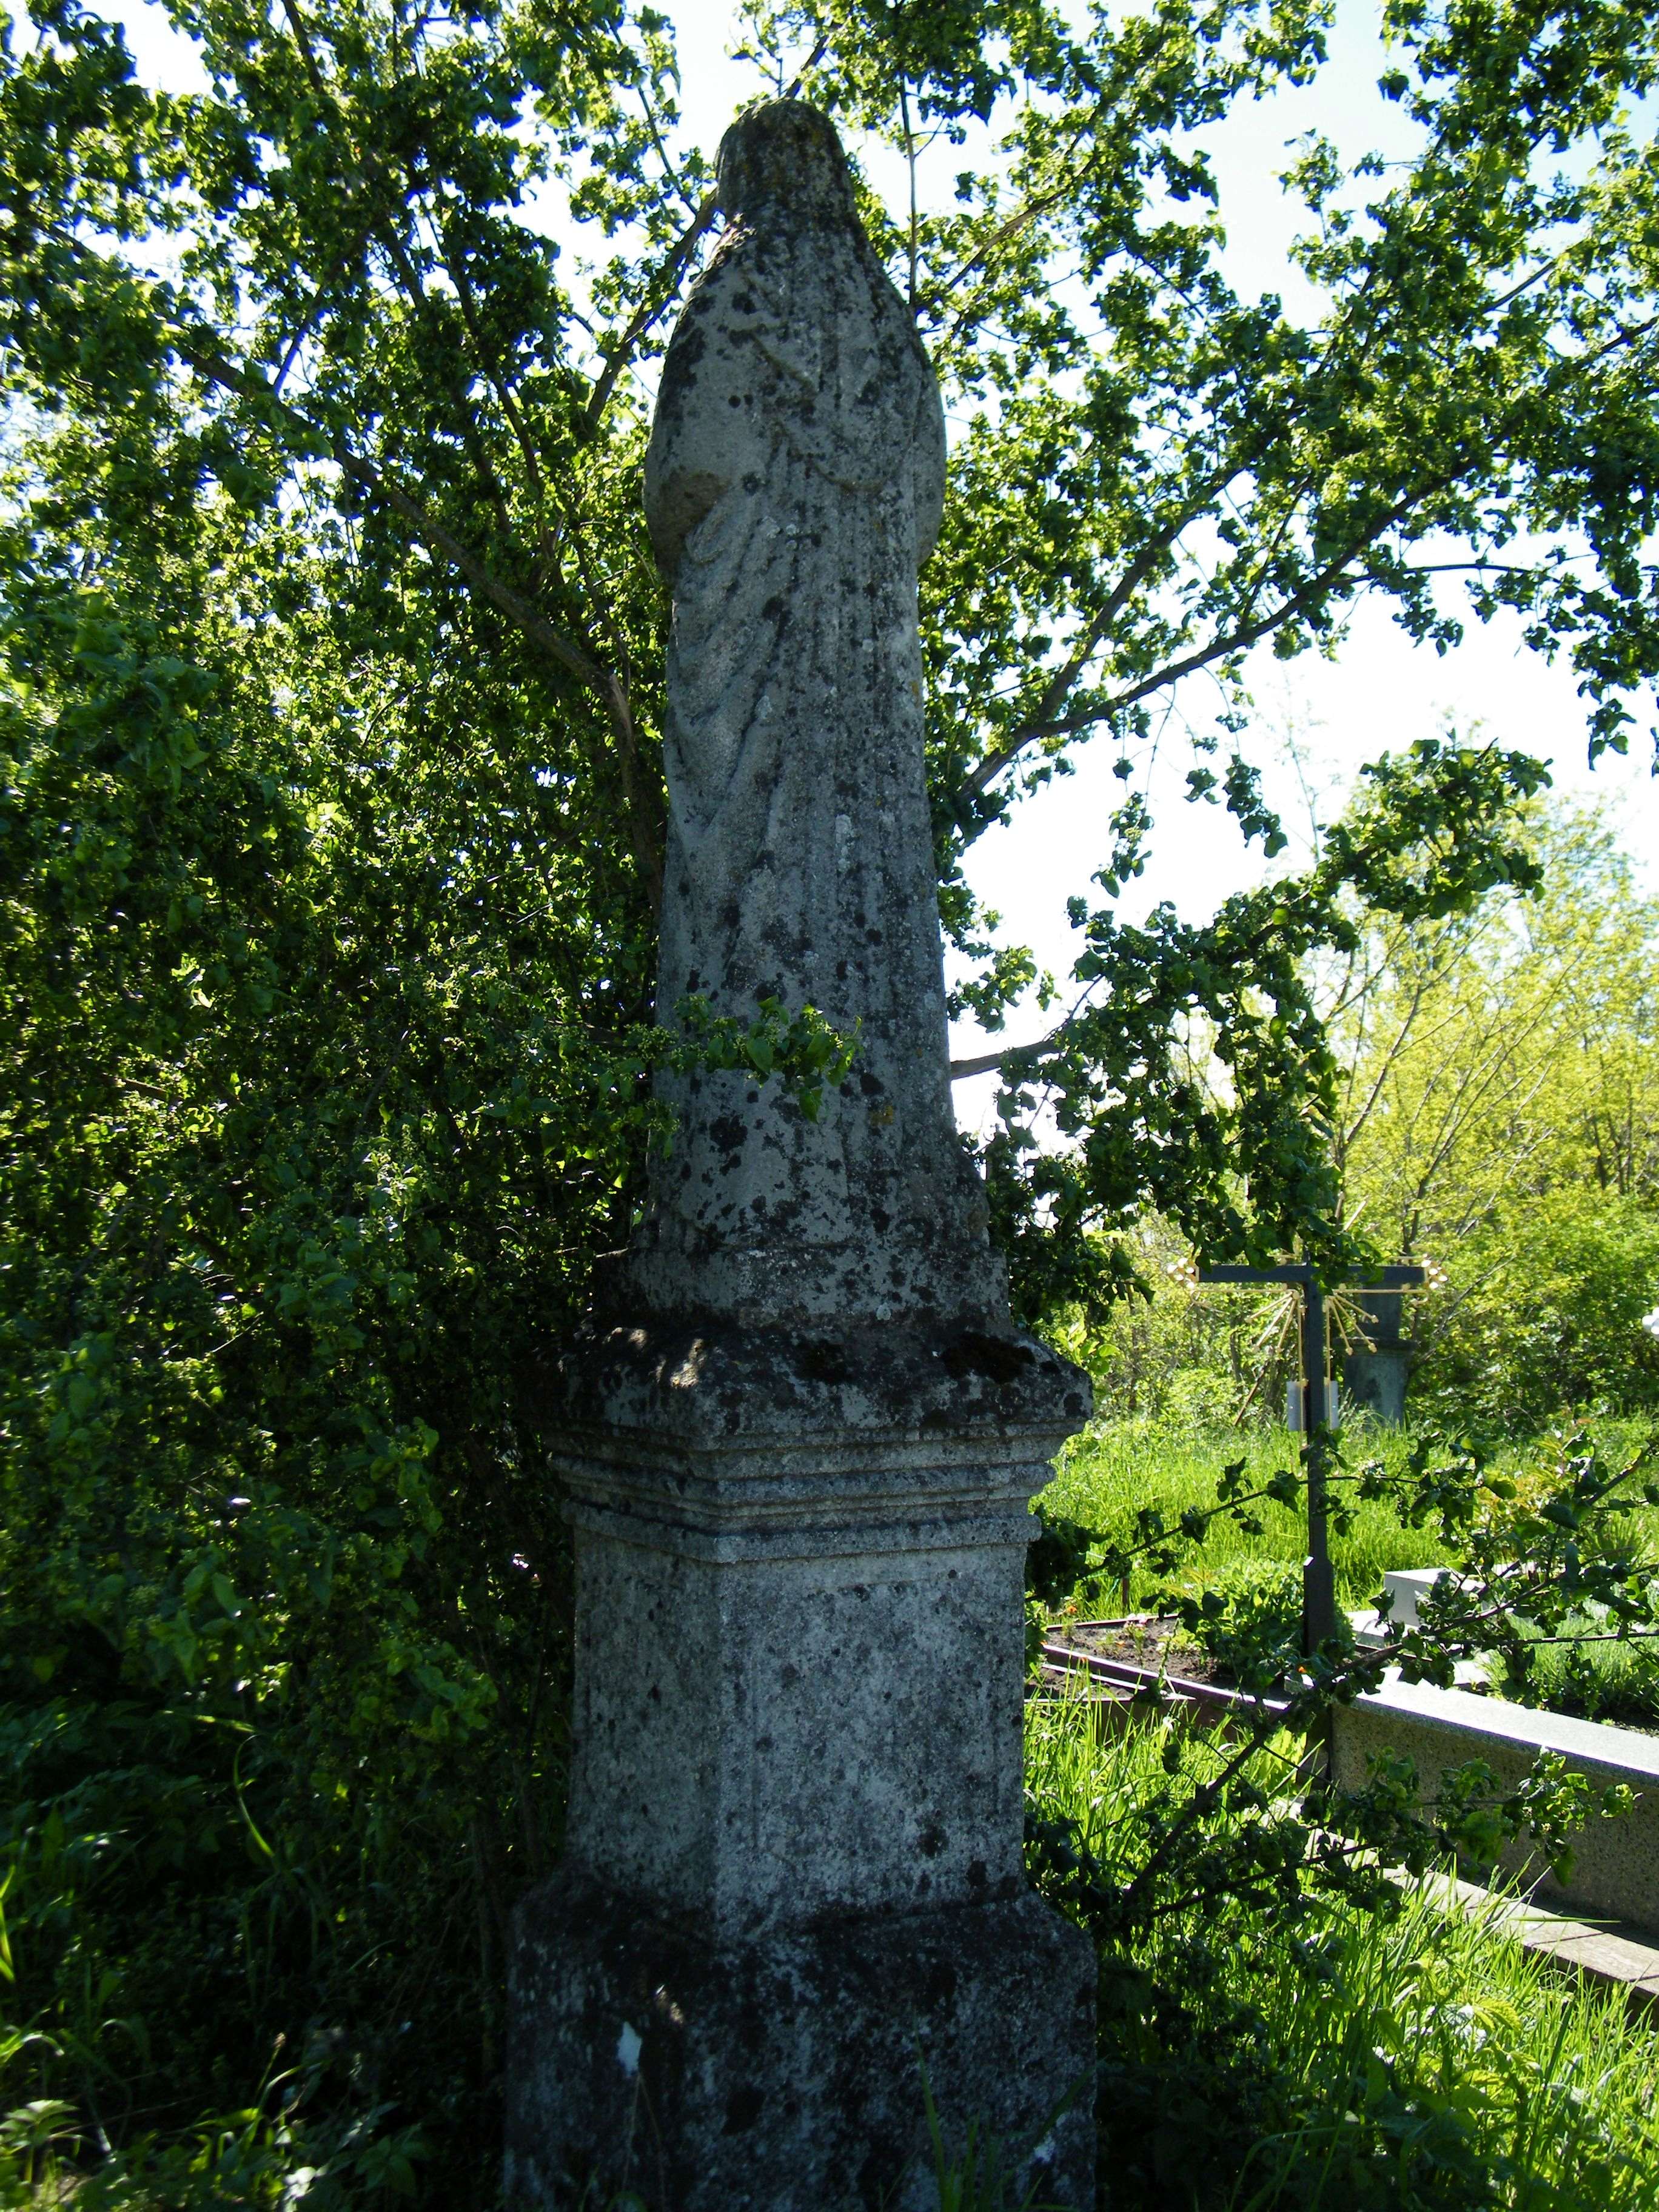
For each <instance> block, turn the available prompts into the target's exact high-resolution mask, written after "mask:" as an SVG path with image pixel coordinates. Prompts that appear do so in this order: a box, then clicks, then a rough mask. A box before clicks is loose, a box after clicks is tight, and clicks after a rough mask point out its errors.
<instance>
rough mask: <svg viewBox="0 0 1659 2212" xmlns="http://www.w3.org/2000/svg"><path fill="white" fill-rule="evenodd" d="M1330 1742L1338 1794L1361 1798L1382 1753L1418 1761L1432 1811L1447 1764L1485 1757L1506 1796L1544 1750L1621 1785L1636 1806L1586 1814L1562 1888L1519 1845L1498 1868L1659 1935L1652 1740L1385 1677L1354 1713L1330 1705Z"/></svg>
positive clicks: (1526, 1845)
mask: <svg viewBox="0 0 1659 2212" xmlns="http://www.w3.org/2000/svg"><path fill="white" fill-rule="evenodd" d="M1331 1744H1332V1756H1333V1760H1334V1771H1335V1778H1336V1781H1337V1783H1338V1785H1339V1786H1340V1788H1342V1789H1345V1790H1360V1789H1363V1788H1364V1784H1365V1781H1366V1776H1367V1765H1368V1761H1369V1760H1370V1759H1372V1758H1374V1757H1375V1756H1376V1753H1379V1752H1381V1751H1383V1750H1385V1749H1386V1750H1389V1751H1393V1752H1395V1753H1400V1754H1401V1755H1403V1756H1405V1757H1407V1758H1408V1759H1411V1760H1412V1761H1413V1764H1414V1765H1415V1766H1416V1768H1417V1772H1418V1777H1419V1781H1420V1782H1421V1784H1422V1785H1423V1790H1424V1796H1425V1801H1427V1802H1433V1798H1434V1795H1435V1792H1436V1790H1437V1785H1438V1783H1439V1779H1440V1777H1441V1776H1442V1775H1443V1773H1444V1772H1445V1771H1447V1770H1448V1769H1449V1768H1450V1767H1455V1766H1463V1765H1468V1762H1469V1760H1471V1759H1485V1760H1486V1764H1487V1765H1489V1766H1491V1767H1492V1770H1493V1771H1494V1772H1495V1773H1496V1774H1497V1775H1498V1778H1499V1781H1500V1783H1501V1784H1503V1786H1504V1788H1505V1789H1506V1790H1508V1789H1512V1788H1513V1787H1514V1786H1515V1784H1516V1783H1518V1782H1519V1781H1520V1780H1521V1779H1522V1776H1523V1775H1525V1774H1526V1772H1527V1771H1528V1769H1529V1768H1530V1767H1531V1766H1532V1765H1533V1763H1534V1760H1535V1759H1537V1757H1538V1754H1539V1753H1541V1752H1545V1751H1553V1752H1559V1753H1560V1755H1561V1756H1562V1758H1563V1759H1565V1761H1566V1763H1567V1765H1568V1766H1569V1767H1570V1768H1571V1769H1572V1771H1574V1772H1576V1773H1579V1774H1582V1775H1583V1776H1584V1778H1585V1779H1586V1780H1587V1781H1588V1782H1589V1784H1591V1786H1592V1788H1594V1789H1595V1790H1604V1789H1606V1788H1607V1787H1608V1786H1609V1785H1610V1784H1617V1783H1622V1784H1626V1786H1627V1787H1628V1788H1629V1789H1631V1790H1633V1791H1634V1792H1635V1793H1636V1804H1635V1807H1634V1809H1633V1810H1632V1812H1631V1813H1629V1814H1626V1816H1625V1817H1623V1818H1622V1819H1619V1820H1603V1819H1602V1818H1601V1817H1600V1815H1598V1814H1592V1815H1591V1817H1590V1819H1589V1821H1588V1822H1587V1824H1586V1825H1585V1826H1584V1827H1583V1829H1581V1830H1580V1831H1579V1832H1578V1833H1577V1835H1576V1836H1575V1837H1574V1838H1572V1845H1573V1865H1572V1869H1571V1874H1570V1875H1569V1877H1568V1880H1567V1881H1566V1882H1565V1884H1562V1883H1558V1882H1556V1881H1554V1880H1553V1877H1552V1876H1551V1875H1550V1873H1549V1870H1548V1869H1547V1867H1546V1866H1545V1864H1544V1863H1543V1861H1542V1859H1541V1857H1540V1856H1539V1854H1538V1852H1537V1851H1536V1850H1535V1848H1534V1846H1533V1845H1532V1844H1531V1843H1530V1841H1529V1839H1527V1838H1522V1841H1521V1842H1520V1843H1519V1844H1516V1846H1515V1847H1514V1848H1512V1849H1511V1850H1510V1851H1508V1852H1506V1853H1505V1855H1504V1861H1503V1865H1504V1871H1505V1872H1506V1873H1509V1874H1510V1875H1515V1876H1516V1878H1517V1879H1519V1880H1520V1881H1523V1882H1526V1883H1528V1884H1529V1885H1531V1886H1533V1887H1535V1889H1536V1891H1537V1893H1539V1894H1540V1895H1541V1896H1545V1897H1550V1898H1558V1899H1562V1900H1563V1901H1564V1902H1565V1903H1566V1904H1568V1905H1572V1906H1574V1907H1576V1908H1577V1909H1578V1910H1579V1911H1583V1912H1586V1913H1588V1914H1589V1915H1591V1916H1592V1917H1595V1916H1605V1917H1608V1918H1610V1919H1614V1920H1620V1921H1626V1922H1629V1923H1632V1925H1634V1926H1635V1927H1638V1928H1641V1929H1649V1930H1652V1931H1659V1736H1652V1735H1644V1734H1643V1733H1642V1732H1641V1731H1640V1730H1638V1729H1620V1728H1609V1727H1607V1725H1606V1724H1605V1723H1601V1722H1599V1721H1581V1720H1574V1719H1571V1717H1568V1716H1567V1715H1565V1714H1563V1713H1550V1712H1541V1711H1535V1710H1534V1708H1533V1707H1531V1706H1528V1705H1511V1704H1510V1703H1509V1702H1508V1701H1507V1700H1506V1699H1501V1698H1483V1697H1479V1696H1476V1695H1475V1694H1474V1692H1470V1691H1468V1690H1441V1689H1437V1688H1436V1687H1435V1686H1433V1684H1431V1683H1428V1682H1405V1681H1401V1680H1399V1679H1398V1677H1391V1678H1389V1680H1385V1681H1384V1683H1383V1686H1382V1687H1381V1688H1380V1689H1378V1690H1375V1691H1372V1692H1369V1693H1368V1694H1366V1695H1365V1696H1364V1697H1360V1698H1356V1699H1354V1701H1353V1703H1352V1705H1339V1706H1337V1707H1336V1709H1335V1711H1334V1715H1333V1718H1332V1729H1331Z"/></svg>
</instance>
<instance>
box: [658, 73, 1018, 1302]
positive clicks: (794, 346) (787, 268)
mask: <svg viewBox="0 0 1659 2212" xmlns="http://www.w3.org/2000/svg"><path fill="white" fill-rule="evenodd" d="M720 191H721V195H722V199H723V202H724V204H725V206H726V210H727V212H728V213H729V214H730V215H731V216H732V217H733V222H732V228H731V229H730V230H728V232H727V233H726V237H725V239H724V240H723V241H722V244H721V246H720V251H719V252H718V253H717V254H716V255H715V257H714V262H713V264H712V265H711V267H710V268H709V270H708V275H707V276H705V277H704V278H703V280H702V283H701V284H699V285H698V287H697V289H696V292H695V293H694V294H693V295H692V298H691V300H690V304H689V305H688V307H687V308H686V311H685V313H684V316H683V318H682V319H681V321H680V324H679V326H678V329H677V330H676V331H675V333H674V338H673V343H672V344H671V347H670V348H669V352H668V357H667V360H666V362H665V365H664V371H663V380H662V390H661V393H660V396H659V399H658V403H657V415H656V421H655V423H654V426H653V430H652V436H651V448H650V453H649V455H648V457H647V461H646V513H647V517H648V519H649V521H650V525H651V535H652V542H653V545H654V546H655V548H656V550H657V556H658V559H659V562H660V564H661V567H662V572H663V574H664V576H665V579H666V580H667V581H668V583H669V586H670V587H671V590H672V592H673V595H674V629H673V638H672V642H671V646H670V647H669V663H668V722H667V730H666V739H667V765H668V781H669V792H670V799H671V809H670V817H669V842H668V856H667V884H666V892H665V898H664V902H663V936H662V966H661V991H660V998H659V1005H660V1006H661V1009H662V1012H663V1013H664V1014H665V1015H668V1014H670V1013H671V1012H672V1009H673V1008H674V1007H675V1006H677V1005H678V1003H679V1002H680V1001H681V1000H683V999H684V997H685V996H686V995H687V994H688V993H690V992H693V991H698V992H702V994H705V995H706V996H707V997H708V1000H710V1002H711V1003H712V1004H713V1006H714V1007H715V1009H716V1010H717V1011H718V1012H726V1013H732V1014H736V1015H738V1016H739V1017H740V1018H749V1017H750V1016H752V1014H753V1013H754V1011H755V1005H756V1000H757V998H758V997H759V996H761V995H763V994H766V993H768V992H771V993H774V994H776V995H777V996H779V997H781V999H783V1000H785V1001H786V1002H787V1004H788V1005H789V1006H791V1008H792V1010H793V1009H794V1008H796V1007H799V1006H802V1005H805V1004H810V1005H812V1006H817V1008H818V1010H819V1012H821V1013H823V1014H824V1015H825V1016H826V1017H827V1018H829V1020H830V1021H831V1022H832V1023H834V1024H836V1026H837V1027H839V1028H841V1029H842V1030H852V1029H853V1028H854V1027H855V1026H856V1027H857V1029H858V1030H859V1035H860V1050H859V1062H858V1075H857V1079H856V1081H855V1082H854V1084H853V1085H850V1086H849V1087H848V1091H847V1092H846V1094H845V1095H844V1096H842V1097H838V1098H833V1099H831V1100H829V1101H828V1102H827V1103H826V1109H825V1111H824V1113H823V1115H822V1116H821V1118H820V1119H819V1120H818V1121H817V1122H811V1121H806V1120H805V1118H804V1117H803V1116H802V1115H799V1114H794V1113H791V1112H789V1111H788V1110H787V1109H784V1110H782V1111H777V1110H774V1111H771V1112H769V1113H768V1114H766V1115H755V1114H754V1113H752V1112H750V1110H749V1109H748V1102H747V1101H746V1099H745V1097H744V1080H743V1079H742V1078H741V1077H740V1076H738V1075H714V1076H705V1077H703V1078H702V1079H699V1080H696V1081H694V1082H693V1083H691V1084H690V1085H688V1086H687V1089H686V1092H685V1095H684V1097H680V1098H679V1099H678V1100H677V1101H676V1103H677V1104H678V1106H679V1108H680V1110H681V1116H682V1132H683V1133H682V1137H681V1140H680V1142H679V1143H678V1145H677V1146H676V1147H675V1151H674V1154H673V1157H672V1158H671V1160H670V1161H669V1162H667V1163H666V1164H665V1166H664V1168H663V1170H662V1171H661V1172H660V1173H659V1176H658V1182H657V1188H656V1193H655V1205H654V1207H653V1213H652V1218H651V1221H650V1223H649V1225H648V1227H647V1233H646V1235H645V1237H643V1238H642V1239H641V1242H640V1243H639V1245H638V1247H637V1248H636V1249H635V1253H634V1255H633V1259H632V1267H631V1273H632V1274H633V1277H634V1279H635V1282H636V1283H637V1284H638V1285H639V1288H640V1290H641V1292H642V1293H643V1294H644V1295H646V1296H647V1297H648V1298H649V1299H650V1300H651V1301H652V1302H653V1304H664V1305H665V1306H667V1307H670V1308H673V1309H678V1307H680V1306H681V1305H682V1304H684V1293H685V1286H686V1282H687V1272H688V1267H695V1269H696V1279H697V1284H698V1292H699V1298H700V1301H701V1303H702V1304H703V1305H704V1306H705V1307H707V1308H708V1310H718V1311H722V1312H724V1311H732V1312H738V1311H750V1310H752V1311H754V1312H756V1313H757V1314H764V1315H765V1316H767V1317H769V1318H777V1317H779V1316H781V1313H782V1312H783V1311H784V1310H785V1309H786V1307H787V1308H789V1309H792V1310H796V1311H799V1312H800V1313H802V1314H809V1313H810V1314H824V1315H832V1316H835V1317H836V1319H837V1320H838V1321H841V1322H848V1321H854V1320H872V1319H874V1320H882V1321H884V1320H886V1319H887V1317H888V1316H889V1314H890V1313H891V1312H895V1311H897V1310H901V1309H903V1310H912V1311H915V1312H917V1313H926V1312H928V1311H931V1310H941V1311H942V1310H949V1311H951V1312H961V1313H966V1312H976V1313H979V1314H981V1316H987V1317H988V1316H991V1315H993V1314H994V1313H996V1312H997V1311H1000V1310H1003V1311H1006V1297H1005V1296H1004V1292H1003V1288H1002V1285H1001V1281H1000V1271H999V1270H998V1268H997V1267H996V1265H995V1263H994V1260H993V1258H992V1256H991V1253H990V1249H989V1246H988V1244H987V1241H986V1234H985V1208H984V1202H983V1200H982V1198H981V1194H980V1191H979V1188H978V1184H977V1181H976V1179H975V1176H974V1175H973V1173H972V1172H971V1170H969V1166H968V1164H967V1163H966V1162H965V1160H964V1158H963V1153H962V1150H961V1147H960V1146H959V1145H958V1143H957V1133H956V1123H955V1121H954V1118H953V1116H952V1114H951V1097H950V1079H949V1072H948V1054H947V1051H946V1043H945V985H944V975H943V970H942V968H941V964H940V958H939V916H938V913H937V910H936V908H935V904H934V892H933V884H934V868H933V839H932V834H931V830H930V827H929V823H928V813H927V787H926V781H925V778H924V774H923V765H922V700H921V644H920V641H919V639H918V637H917V634H916V570H917V568H918V567H919V566H920V565H921V562H923V561H925V560H926V559H927V556H928V554H929V553H931V552H932V550H933V542H934V540H935V538H937V537H938V535H939V517H940V513H941V510H942V508H943V505H944V499H945V422H944V417H943V415H942V413H941V411H940V408H939V386H938V384H937V383H936V381H935V380H934V377H933V369H932V367H931V366H930V364H929V362H928V361H927V356H926V355H925V354H924V353H923V352H922V349H921V344H920V343H919V342H918V340H917V337H916V334H915V328H914V326H913V325H912V323H911V320H910V318H909V316H908V314H907V313H906V312H905V310H904V307H903V306H902V302H901V301H900V300H899V298H898V295H897V294H896V292H895V291H894V289H893V288H892V286H891V285H890V283H888V281H887V278H886V276H885V275H884V272H883V270H882V268H881V265H880V264H879V263H878V261H877V259H876V258H875V255H874V254H873V253H872V252H871V250H870V245H869V241H868V240H866V237H865V235H864V233H863V230H862V228H860V224H859V221H858V217H857V216H856V214H855V212H854V205H853V194H852V186H851V184H850V182H849V180H848V174H847V167H846V164H845V162H844V161H843V159H842V152H841V149H840V146H839V145H838V144H837V143H836V139H835V136H834V134H833V132H832V131H830V130H829V127H828V126H827V125H826V124H825V123H824V121H823V118H822V117H821V116H819V115H818V114H817V112H815V111H814V110H812V109H811V108H809V107H805V106H799V105H798V104H796V103H793V102H791V103H782V104H780V105H779V106H775V107H771V108H768V109H765V110H763V112H761V113H760V114H759V115H757V116H752V117H750V118H748V119H746V120H745V121H744V122H741V123H739V124H738V125H736V126H735V128H734V129H733V130H732V131H731V132H730V134H729V135H728V137H727V138H726V143H725V146H724V147H723V149H722V150H721V156H720Z"/></svg>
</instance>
